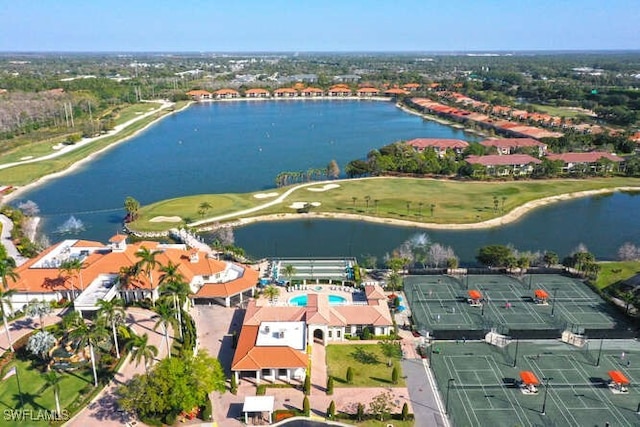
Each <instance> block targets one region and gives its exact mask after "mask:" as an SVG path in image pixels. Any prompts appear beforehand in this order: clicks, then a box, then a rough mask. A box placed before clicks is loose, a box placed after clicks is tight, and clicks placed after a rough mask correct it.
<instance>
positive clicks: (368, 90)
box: [358, 87, 380, 94]
mask: <svg viewBox="0 0 640 427" xmlns="http://www.w3.org/2000/svg"><path fill="white" fill-rule="evenodd" d="M358 93H375V94H378V93H380V90H379V89H376V88H375V87H363V88H360V89H358Z"/></svg>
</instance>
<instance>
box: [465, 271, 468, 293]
mask: <svg viewBox="0 0 640 427" xmlns="http://www.w3.org/2000/svg"><path fill="white" fill-rule="evenodd" d="M465 276H466V278H467V280H466V282H467V284H466V288H465V289H466V290H469V272H467V274H466V275H465Z"/></svg>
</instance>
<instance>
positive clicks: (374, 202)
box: [373, 199, 380, 215]
mask: <svg viewBox="0 0 640 427" xmlns="http://www.w3.org/2000/svg"><path fill="white" fill-rule="evenodd" d="M378 203H380V200H378V199H375V200H374V201H373V206H375V208H376V215H377V214H378Z"/></svg>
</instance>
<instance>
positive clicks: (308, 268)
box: [270, 258, 356, 283]
mask: <svg viewBox="0 0 640 427" xmlns="http://www.w3.org/2000/svg"><path fill="white" fill-rule="evenodd" d="M289 265H290V266H292V267H293V270H294V273H293V274H292V275H291V277H288V276H287V275H286V274H285V268H286V267H287V266H289ZM354 265H356V260H355V258H304V259H303V258H278V259H274V260H272V261H271V264H270V270H271V274H272V278H273V279H274V280H276V281H284V280H291V281H296V282H304V283H307V282H309V281H311V282H333V283H336V282H337V283H341V282H346V281H349V280H353V274H354V273H353V266H354Z"/></svg>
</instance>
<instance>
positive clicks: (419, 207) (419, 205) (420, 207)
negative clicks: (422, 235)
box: [418, 202, 424, 216]
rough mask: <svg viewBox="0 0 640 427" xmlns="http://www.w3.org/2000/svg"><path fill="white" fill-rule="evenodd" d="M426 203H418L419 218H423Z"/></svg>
mask: <svg viewBox="0 0 640 427" xmlns="http://www.w3.org/2000/svg"><path fill="white" fill-rule="evenodd" d="M423 205H424V202H418V216H422V206H423Z"/></svg>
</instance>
